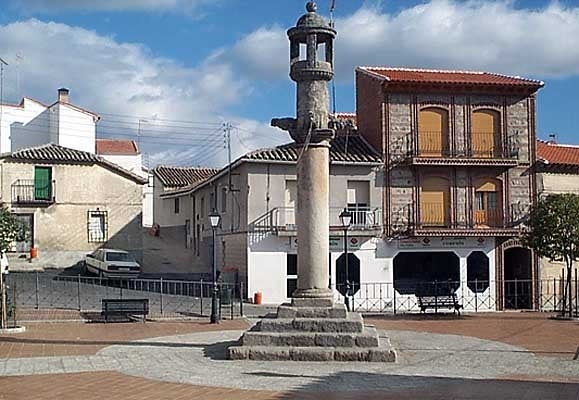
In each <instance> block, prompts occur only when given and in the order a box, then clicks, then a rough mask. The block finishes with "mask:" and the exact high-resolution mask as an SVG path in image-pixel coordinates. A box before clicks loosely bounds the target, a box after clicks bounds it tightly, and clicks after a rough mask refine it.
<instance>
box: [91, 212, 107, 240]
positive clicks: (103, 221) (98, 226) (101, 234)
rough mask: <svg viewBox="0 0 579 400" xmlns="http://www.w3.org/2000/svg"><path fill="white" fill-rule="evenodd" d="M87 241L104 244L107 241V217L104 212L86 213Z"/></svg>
mask: <svg viewBox="0 0 579 400" xmlns="http://www.w3.org/2000/svg"><path fill="white" fill-rule="evenodd" d="M87 230H88V241H89V243H104V242H106V241H107V239H108V216H107V212H106V211H99V210H96V211H89V212H88V223H87Z"/></svg>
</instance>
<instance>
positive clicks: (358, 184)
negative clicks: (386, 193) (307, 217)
mask: <svg viewBox="0 0 579 400" xmlns="http://www.w3.org/2000/svg"><path fill="white" fill-rule="evenodd" d="M347 202H348V211H350V213H351V214H352V225H353V226H365V225H366V224H367V223H368V222H371V221H368V219H371V217H370V207H369V205H370V182H368V181H348V192H347ZM337 211H338V210H337ZM331 223H332V224H335V223H337V224H339V223H340V221H339V220H338V221H336V220H335V218H333V219H332V222H331Z"/></svg>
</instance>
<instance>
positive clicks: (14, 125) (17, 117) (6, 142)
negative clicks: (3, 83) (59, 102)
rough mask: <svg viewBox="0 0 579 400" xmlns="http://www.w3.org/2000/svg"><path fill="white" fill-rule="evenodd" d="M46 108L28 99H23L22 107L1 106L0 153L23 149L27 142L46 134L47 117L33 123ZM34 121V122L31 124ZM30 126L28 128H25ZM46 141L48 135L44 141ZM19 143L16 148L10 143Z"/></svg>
mask: <svg viewBox="0 0 579 400" xmlns="http://www.w3.org/2000/svg"><path fill="white" fill-rule="evenodd" d="M45 110H46V107H45V106H43V105H42V104H39V103H37V102H35V101H32V100H30V99H27V98H24V99H23V106H22V107H20V106H17V105H6V104H3V105H2V121H1V124H0V153H7V152H10V151H13V150H17V149H18V148H22V147H25V145H26V143H27V141H34V139H35V137H36V136H37V135H38V134H40V135H42V134H46V135H47V132H48V116H47V115H45V117H44V118H41V119H40V120H39V121H34V120H35V118H37V117H38V116H39V115H40V114H42V113H43V112H44V111H45ZM33 121H34V122H33ZM27 124H30V126H27ZM46 139H48V135H47V136H46V138H45V140H46ZM13 141H16V142H21V143H22V144H23V145H22V146H21V147H18V148H16V149H15V148H13V147H12V142H13Z"/></svg>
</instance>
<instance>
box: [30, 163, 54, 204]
mask: <svg viewBox="0 0 579 400" xmlns="http://www.w3.org/2000/svg"><path fill="white" fill-rule="evenodd" d="M51 192H52V168H50V167H34V200H42V201H49V200H50V199H51V198H52V193H51Z"/></svg>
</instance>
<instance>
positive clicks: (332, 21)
mask: <svg viewBox="0 0 579 400" xmlns="http://www.w3.org/2000/svg"><path fill="white" fill-rule="evenodd" d="M335 9H336V0H332V2H331V3H330V26H331V27H332V28H333V27H334V10H335Z"/></svg>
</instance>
